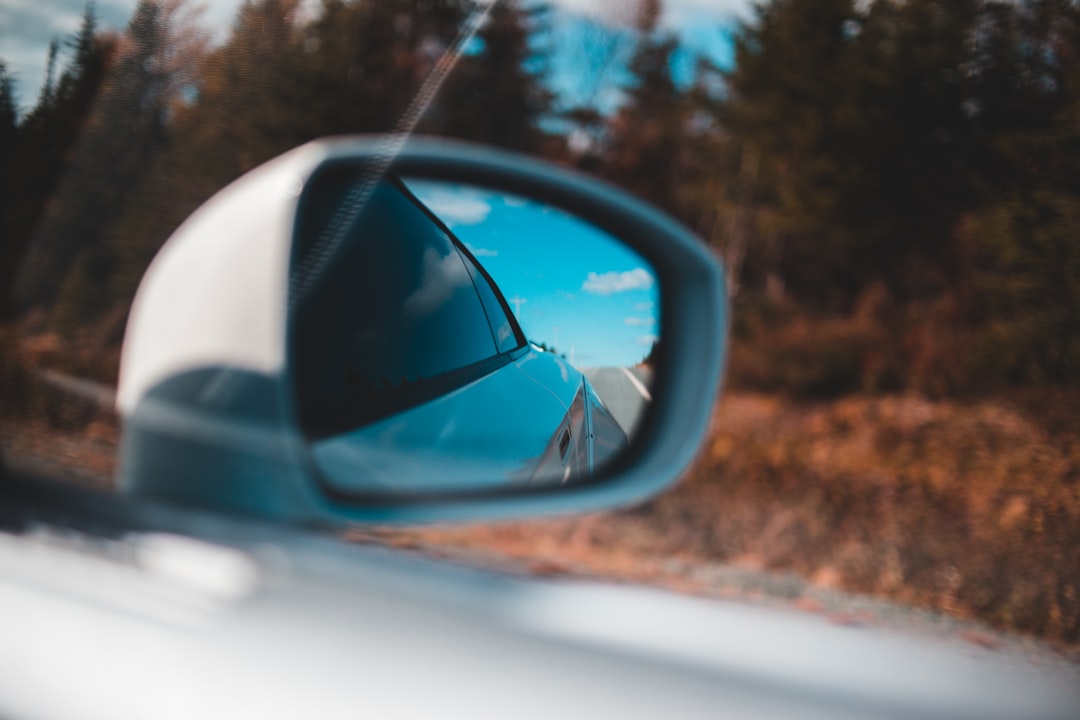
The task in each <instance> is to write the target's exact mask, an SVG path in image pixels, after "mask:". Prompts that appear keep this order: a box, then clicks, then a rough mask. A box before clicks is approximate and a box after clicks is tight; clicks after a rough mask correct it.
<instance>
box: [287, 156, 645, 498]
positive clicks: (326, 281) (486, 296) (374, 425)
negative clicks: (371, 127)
mask: <svg viewBox="0 0 1080 720" xmlns="http://www.w3.org/2000/svg"><path fill="white" fill-rule="evenodd" d="M359 182H361V181H360V180H356V179H355V176H353V177H352V178H351V179H350V176H348V175H347V174H341V176H340V177H335V175H334V174H333V173H329V174H328V173H324V174H323V175H322V176H320V177H317V178H316V179H315V180H313V182H312V187H309V188H308V190H306V191H305V196H304V199H303V200H302V202H301V208H300V212H299V215H298V236H297V246H298V253H297V254H298V256H299V257H300V258H301V259H302V258H303V257H304V254H305V253H310V252H312V250H311V249H312V248H313V247H316V246H319V245H320V244H321V245H327V244H328V234H336V235H338V236H340V237H335V238H331V239H330V240H331V241H332V246H333V247H334V251H333V260H332V262H331V263H329V264H328V266H327V268H326V269H325V270H324V271H323V272H322V273H321V274H320V275H319V277H318V280H317V282H315V283H313V284H312V286H311V287H309V288H307V291H306V292H304V293H303V294H302V296H300V297H295V298H294V301H293V305H294V313H293V320H292V331H291V341H290V343H291V353H290V354H291V358H292V365H293V376H294V378H295V387H296V399H297V410H298V417H299V419H300V423H301V426H302V428H303V431H304V433H305V435H306V437H307V439H308V441H309V445H310V448H311V452H312V456H313V458H314V462H315V463H316V465H317V466H318V468H319V470H320V472H321V475H322V476H323V478H324V482H325V483H326V484H327V486H328V489H330V490H331V491H333V492H335V493H336V494H343V495H346V496H350V495H352V496H358V495H366V496H370V495H379V494H388V493H393V494H402V493H407V494H425V493H439V494H446V493H459V492H469V491H476V490H481V489H491V488H502V487H505V488H515V487H535V486H549V485H562V484H567V483H572V482H575V481H581V480H585V479H588V478H589V477H592V476H593V475H595V474H596V473H597V472H598V471H599V470H601V469H602V468H603V467H604V465H605V464H607V463H609V462H611V461H612V460H613V459H614V458H615V457H617V456H618V454H619V453H620V452H621V451H622V450H624V449H625V448H626V447H627V446H628V443H629V442H630V439H632V438H633V436H634V434H635V432H636V430H637V428H638V427H639V425H640V423H641V420H642V417H643V415H644V413H645V411H646V409H647V406H648V404H649V403H650V402H651V399H652V396H651V389H650V388H651V385H652V359H653V356H654V354H655V349H656V346H657V343H658V342H659V335H658V333H659V305H658V302H659V301H658V295H659V289H658V287H657V286H656V281H655V274H654V273H653V270H652V268H651V266H650V265H649V264H648V263H647V262H645V261H644V260H643V259H642V258H641V257H640V256H638V255H637V254H636V253H635V252H633V251H632V250H630V249H629V248H628V247H626V246H625V245H624V244H623V243H621V242H620V241H619V240H617V239H616V238H613V237H612V236H610V235H608V234H607V233H605V232H604V231H602V230H600V229H599V228H597V227H594V226H593V225H590V224H588V223H586V222H584V221H582V220H580V219H578V218H575V217H573V216H571V215H568V214H566V213H565V212H563V211H561V210H558V209H556V208H553V207H550V206H547V205H544V204H540V203H537V202H535V201H532V200H529V199H526V198H520V197H515V196H511V195H506V194H503V193H499V192H494V191H490V190H486V189H483V188H478V187H472V186H462V185H450V184H446V183H435V182H430V181H409V180H407V179H404V180H403V179H399V178H389V179H384V180H382V181H381V182H379V183H378V184H377V185H375V186H374V187H373V188H368V190H367V191H365V192H364V193H363V196H364V197H365V200H364V203H363V205H362V210H361V211H360V212H359V213H355V212H354V213H353V217H347V218H346V220H345V221H344V222H343V221H342V219H341V218H342V217H345V216H346V215H347V213H345V214H343V213H342V211H341V210H342V208H343V207H344V206H346V205H347V204H348V203H349V202H350V200H349V198H355V197H356V196H357V193H356V188H357V187H359V185H358V183H359Z"/></svg>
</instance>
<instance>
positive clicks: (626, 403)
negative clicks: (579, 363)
mask: <svg viewBox="0 0 1080 720" xmlns="http://www.w3.org/2000/svg"><path fill="white" fill-rule="evenodd" d="M581 372H582V373H583V374H584V375H585V377H586V378H588V379H589V382H590V383H592V386H593V389H594V390H596V394H597V395H599V396H600V399H601V400H603V401H604V404H605V405H607V408H608V410H610V411H611V414H612V415H614V416H615V420H616V422H618V423H619V426H620V427H622V429H623V432H625V433H626V435H627V437H632V435H633V431H634V428H635V427H637V424H638V422H639V421H640V420H641V413H642V412H643V411H644V410H645V407H646V405H647V404H648V403H649V401H650V400H652V397H651V396H650V394H649V393H650V391H649V387H650V386H651V384H652V370H650V369H649V368H644V367H634V368H621V367H605V368H584V369H582V371H581Z"/></svg>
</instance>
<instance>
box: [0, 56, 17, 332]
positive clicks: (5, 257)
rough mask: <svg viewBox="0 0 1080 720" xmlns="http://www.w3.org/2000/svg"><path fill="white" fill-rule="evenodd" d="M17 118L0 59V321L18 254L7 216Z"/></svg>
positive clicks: (8, 305)
mask: <svg viewBox="0 0 1080 720" xmlns="http://www.w3.org/2000/svg"><path fill="white" fill-rule="evenodd" d="M18 120H19V114H18V108H17V106H16V104H15V82H14V80H13V79H12V77H11V75H10V74H9V73H8V69H7V64H6V63H5V62H4V61H3V60H0V320H3V319H6V317H7V316H8V314H9V313H10V312H11V280H12V279H13V277H14V273H15V267H16V265H17V263H18V258H17V257H16V255H17V254H20V253H18V249H17V246H16V244H15V242H14V237H13V233H12V231H13V228H12V217H11V215H12V209H13V207H14V204H13V201H14V200H15V199H16V195H15V187H16V179H17V176H16V170H15V151H16V149H17V147H18V131H19V127H18Z"/></svg>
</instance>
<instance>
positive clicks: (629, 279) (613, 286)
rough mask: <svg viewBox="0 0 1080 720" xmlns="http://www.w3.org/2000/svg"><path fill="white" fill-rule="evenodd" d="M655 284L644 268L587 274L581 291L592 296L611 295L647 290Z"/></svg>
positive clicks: (654, 280)
mask: <svg viewBox="0 0 1080 720" xmlns="http://www.w3.org/2000/svg"><path fill="white" fill-rule="evenodd" d="M655 282H656V279H655V278H653V276H652V274H650V273H649V271H648V270H646V269H645V268H635V269H633V270H627V271H625V272H606V273H596V272H591V273H589V275H588V277H586V278H585V282H584V283H583V284H582V286H581V289H582V290H583V291H585V292H587V293H592V294H593V295H613V294H614V293H621V292H629V291H631V290H648V289H649V288H651V287H652V286H653V285H654V284H655Z"/></svg>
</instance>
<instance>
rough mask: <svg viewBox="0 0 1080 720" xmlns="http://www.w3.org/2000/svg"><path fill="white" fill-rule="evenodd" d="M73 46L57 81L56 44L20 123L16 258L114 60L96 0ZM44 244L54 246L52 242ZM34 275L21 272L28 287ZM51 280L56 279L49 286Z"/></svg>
mask: <svg viewBox="0 0 1080 720" xmlns="http://www.w3.org/2000/svg"><path fill="white" fill-rule="evenodd" d="M69 44H71V45H72V46H73V48H74V51H75V52H74V56H73V58H72V60H71V61H70V62H69V63H68V64H67V66H66V67H65V68H64V69H63V71H62V73H61V75H60V78H59V79H58V80H56V79H55V66H56V64H57V63H58V59H57V55H56V52H58V50H59V48H60V45H61V44H60V43H59V42H56V43H54V44H53V45H52V46H51V49H50V56H49V66H50V68H49V70H48V72H47V73H46V75H47V78H46V81H45V86H44V87H43V89H42V92H41V94H40V97H39V100H38V102H37V104H36V105H35V106H34V108H33V109H32V110H31V111H30V112H29V113H28V114H27V115H26V116H25V117H24V118H23V119H22V122H21V123H20V126H19V142H18V146H17V148H16V149H15V152H14V154H13V157H12V164H13V165H14V166H15V167H18V177H19V181H18V182H17V183H14V184H13V185H12V188H11V205H10V206H9V213H8V216H7V223H6V232H7V233H8V234H9V243H10V246H9V247H10V252H11V257H12V258H19V257H22V256H23V255H24V253H26V252H27V250H28V248H31V243H32V241H33V240H34V233H35V231H36V230H37V229H38V228H39V226H40V224H41V220H42V216H43V211H44V208H45V206H46V203H47V201H48V200H49V198H50V197H52V196H53V194H54V193H55V192H56V190H57V186H58V183H59V181H60V179H61V177H62V176H63V174H64V172H65V169H66V167H67V163H68V161H69V159H70V157H71V156H72V154H73V152H74V148H75V146H76V143H77V142H78V141H79V138H80V137H81V136H82V134H83V130H84V128H85V127H86V124H87V119H88V117H89V115H90V112H91V109H92V106H93V103H94V101H95V99H96V98H97V96H98V93H99V91H100V89H101V87H102V83H103V80H104V77H105V74H106V72H107V70H108V68H109V66H110V63H111V62H112V58H113V55H114V51H115V47H116V44H115V40H114V39H112V38H109V37H104V36H102V35H100V34H99V33H98V32H97V20H96V14H95V10H94V5H93V3H88V4H87V6H86V9H85V12H84V14H83V22H82V25H81V27H80V29H79V32H78V34H77V35H76V36H75V38H74V41H73V42H70V43H69ZM52 48H55V50H53V49H52ZM42 242H44V243H45V244H48V241H47V240H44V239H42ZM36 252H37V251H36V250H35V253H36ZM46 252H47V251H46ZM13 264H14V263H13ZM22 275H24V276H22ZM32 275H33V272H32V271H31V272H29V273H26V274H21V276H20V278H19V279H18V282H19V285H20V286H21V288H22V290H29V288H31V287H32V286H34V285H35V281H32V280H30V276H32ZM50 282H55V281H45V284H49V283H50ZM19 294H20V295H22V296H23V298H22V299H23V301H24V304H25V303H26V301H27V300H30V299H31V298H30V297H29V296H27V295H26V293H24V292H20V293H19ZM34 294H35V293H33V292H31V293H30V295H34ZM33 299H36V300H37V299H40V296H37V297H35V298H33Z"/></svg>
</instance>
